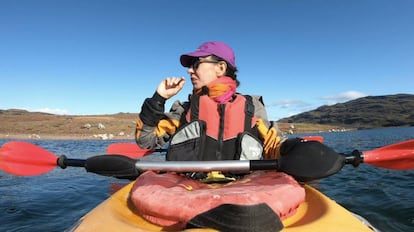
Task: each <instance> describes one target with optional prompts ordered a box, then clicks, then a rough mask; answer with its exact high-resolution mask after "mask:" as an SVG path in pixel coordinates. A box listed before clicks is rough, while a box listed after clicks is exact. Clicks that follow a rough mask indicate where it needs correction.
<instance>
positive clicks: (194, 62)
mask: <svg viewBox="0 0 414 232" xmlns="http://www.w3.org/2000/svg"><path fill="white" fill-rule="evenodd" d="M219 62H221V61H220V60H203V59H200V58H198V59H195V60H194V61H193V63H191V64H190V66H189V68H193V69H194V70H197V69H198V66H200V64H202V63H212V64H217V63H219Z"/></svg>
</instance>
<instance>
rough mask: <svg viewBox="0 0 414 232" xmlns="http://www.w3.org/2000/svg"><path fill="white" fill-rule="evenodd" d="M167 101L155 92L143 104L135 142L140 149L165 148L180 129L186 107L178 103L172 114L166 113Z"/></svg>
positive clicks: (175, 104)
mask: <svg viewBox="0 0 414 232" xmlns="http://www.w3.org/2000/svg"><path fill="white" fill-rule="evenodd" d="M165 101H166V100H165V99H164V98H163V97H161V96H160V95H159V94H158V93H157V92H155V93H154V95H153V96H152V97H151V98H147V99H145V101H144V103H143V104H142V107H141V112H140V114H139V116H138V119H137V123H136V130H135V140H136V142H137V144H138V146H139V147H141V148H143V149H152V148H154V147H160V146H163V145H164V144H165V143H167V142H168V141H169V139H170V137H171V135H173V134H174V133H175V131H176V129H177V128H178V126H179V124H180V118H181V115H182V114H183V113H184V106H183V104H182V103H180V102H179V101H176V102H174V103H173V105H172V107H171V110H170V112H168V113H165V112H164V108H165Z"/></svg>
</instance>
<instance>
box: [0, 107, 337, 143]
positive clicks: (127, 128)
mask: <svg viewBox="0 0 414 232" xmlns="http://www.w3.org/2000/svg"><path fill="white" fill-rule="evenodd" d="M137 117H138V114H134V113H118V114H110V115H55V114H48V113H41V112H29V111H26V110H19V109H9V110H0V122H1V123H0V139H131V140H133V139H134V132H135V123H136V119H137ZM279 128H280V129H281V130H282V131H284V132H287V131H289V130H290V123H279ZM331 128H332V127H331V126H330V125H316V124H307V123H298V124H295V133H306V132H309V133H312V132H319V131H328V130H329V129H331Z"/></svg>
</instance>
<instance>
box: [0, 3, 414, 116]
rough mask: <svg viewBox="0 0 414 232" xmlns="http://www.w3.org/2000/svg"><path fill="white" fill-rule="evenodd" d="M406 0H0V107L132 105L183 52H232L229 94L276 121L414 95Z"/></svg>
mask: <svg viewBox="0 0 414 232" xmlns="http://www.w3.org/2000/svg"><path fill="white" fill-rule="evenodd" d="M413 10H414V1H412V0H347V1H342V0H325V1H323V0H274V1H270V0H269V1H262V0H255V1H236V0H234V1H225V0H218V1H216V0H210V1H195V0H180V1H178V0H177V1H172V0H171V1H169V0H147V1H145V0H142V1H133V0H129V1H128V0H70V1H69V0H19V1H15V0H0V83H1V84H0V86H1V90H0V109H25V110H29V111H41V112H49V113H54V114H68V115H95V114H114V113H119V112H125V113H139V111H140V109H141V105H142V102H143V101H144V99H145V98H147V97H150V96H152V94H153V93H154V92H155V89H156V87H157V86H158V84H159V83H160V82H161V81H162V80H163V79H164V78H166V77H172V76H176V77H181V76H184V77H186V80H187V83H186V85H185V87H184V89H183V90H182V91H181V92H180V93H179V94H177V95H176V96H174V97H173V98H172V99H170V100H168V101H167V104H166V110H168V108H169V107H170V106H171V104H172V102H174V101H175V100H186V99H187V95H188V94H189V93H190V92H191V90H192V86H191V82H190V81H189V75H188V74H187V69H186V68H183V67H182V66H181V65H180V62H179V57H180V55H181V54H184V53H187V52H191V51H193V50H195V49H196V48H197V47H198V46H199V45H200V44H201V43H203V42H205V41H223V42H225V43H227V44H229V45H230V46H231V47H232V48H233V50H234V51H235V53H236V66H237V68H238V70H239V71H238V79H239V80H240V82H241V85H240V87H239V89H238V91H239V92H241V93H244V94H250V95H261V96H263V99H264V103H265V105H266V109H267V113H268V116H269V119H270V120H278V119H281V118H284V117H288V116H291V115H295V114H298V113H302V112H306V111H309V110H313V109H316V108H318V107H320V106H322V105H332V104H335V103H340V102H346V101H349V100H352V99H355V98H359V97H364V96H379V95H389V94H399V93H407V94H414V26H413V23H414V14H413Z"/></svg>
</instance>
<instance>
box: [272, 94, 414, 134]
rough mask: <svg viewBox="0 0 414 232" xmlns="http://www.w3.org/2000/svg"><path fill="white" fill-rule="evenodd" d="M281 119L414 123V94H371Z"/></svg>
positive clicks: (359, 124) (340, 123) (362, 124)
mask: <svg viewBox="0 0 414 232" xmlns="http://www.w3.org/2000/svg"><path fill="white" fill-rule="evenodd" d="M279 122H288V123H315V124H330V125H337V126H346V127H355V128H361V129H362V128H378V127H396V126H414V95H412V94H396V95H385V96H368V97H363V98H358V99H355V100H352V101H348V102H345V103H338V104H335V105H331V106H321V107H319V108H317V109H316V110H312V111H308V112H305V113H301V114H298V115H294V116H291V117H288V118H283V119H281V120H279Z"/></svg>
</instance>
